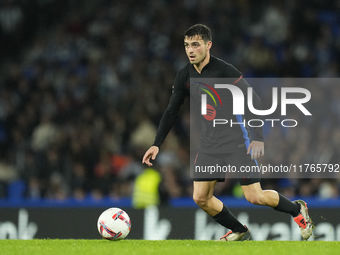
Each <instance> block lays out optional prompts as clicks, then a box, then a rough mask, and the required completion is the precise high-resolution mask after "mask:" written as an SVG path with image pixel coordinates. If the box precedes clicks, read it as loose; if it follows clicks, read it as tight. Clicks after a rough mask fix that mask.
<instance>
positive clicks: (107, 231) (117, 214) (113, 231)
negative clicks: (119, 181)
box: [97, 207, 131, 240]
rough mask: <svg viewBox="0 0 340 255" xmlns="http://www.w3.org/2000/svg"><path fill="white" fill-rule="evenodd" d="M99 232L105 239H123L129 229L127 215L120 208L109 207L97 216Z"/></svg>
mask: <svg viewBox="0 0 340 255" xmlns="http://www.w3.org/2000/svg"><path fill="white" fill-rule="evenodd" d="M97 227H98V231H99V234H100V235H101V236H102V237H104V238H105V239H107V240H121V239H124V238H125V237H126V236H127V235H128V234H129V233H130V230H131V220H130V217H129V215H128V214H127V213H126V212H124V211H123V210H122V209H120V208H115V207H113V208H109V209H107V210H105V211H104V212H103V213H102V214H101V215H100V216H99V218H98V222H97Z"/></svg>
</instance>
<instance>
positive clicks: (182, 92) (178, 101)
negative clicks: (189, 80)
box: [153, 73, 189, 147]
mask: <svg viewBox="0 0 340 255" xmlns="http://www.w3.org/2000/svg"><path fill="white" fill-rule="evenodd" d="M187 96H189V92H188V91H187V90H186V89H185V80H184V79H183V77H181V75H180V73H178V74H177V75H176V78H175V81H174V85H173V87H172V95H171V98H170V102H169V104H168V107H167V108H166V110H165V111H164V113H163V116H162V118H161V121H160V123H159V126H158V130H157V135H156V138H155V141H154V143H153V146H158V147H160V146H161V145H162V144H163V142H164V140H165V138H166V136H167V135H168V133H169V131H170V129H171V128H172V126H173V125H174V123H175V121H176V119H177V116H178V112H179V108H180V106H181V105H182V104H183V102H184V99H185V98H186V97H187Z"/></svg>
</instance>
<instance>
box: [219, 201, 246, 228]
mask: <svg viewBox="0 0 340 255" xmlns="http://www.w3.org/2000/svg"><path fill="white" fill-rule="evenodd" d="M213 219H214V220H215V221H216V222H217V223H219V224H221V225H222V226H223V227H226V228H229V229H231V231H233V232H240V233H242V232H246V231H247V228H245V227H244V226H243V225H242V224H241V223H240V222H239V221H238V220H237V219H236V217H235V216H234V215H233V214H232V213H231V212H230V211H229V209H228V208H227V207H226V206H225V205H223V209H222V211H221V212H220V213H218V214H216V215H215V216H213Z"/></svg>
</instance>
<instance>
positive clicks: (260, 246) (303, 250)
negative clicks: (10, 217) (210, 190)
mask: <svg viewBox="0 0 340 255" xmlns="http://www.w3.org/2000/svg"><path fill="white" fill-rule="evenodd" d="M339 252H340V242H325V241H312V242H308V241H244V242H229V243H228V242H216V241H195V240H165V241H145V240H122V241H107V240H73V239H68V240H59V239H34V240H0V254H1V255H19V254H20V255H69V254H70V255H73V254H77V255H90V254H91V255H92V254H95V255H99V254H100V255H105V254H108V255H109V254H110V255H111V254H124V255H135V254H136V255H137V254H138V255H140V254H141V255H143V254H147V255H151V254H157V255H177V254H184V255H191V254H193V255H215V254H216V255H217V254H226V255H228V254H232V255H238V254H242V255H244V254H248V255H250V254H251V255H253V254H259V255H264V254H273V255H279V254H289V255H293V254H308V255H312V254H317V255H320V254H327V255H332V254H339Z"/></svg>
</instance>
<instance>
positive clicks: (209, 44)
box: [207, 41, 212, 50]
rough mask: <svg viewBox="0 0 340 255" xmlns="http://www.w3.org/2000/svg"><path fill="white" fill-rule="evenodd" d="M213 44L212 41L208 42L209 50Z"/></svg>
mask: <svg viewBox="0 0 340 255" xmlns="http://www.w3.org/2000/svg"><path fill="white" fill-rule="evenodd" d="M211 46H212V41H208V42H207V50H210V49H211Z"/></svg>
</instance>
